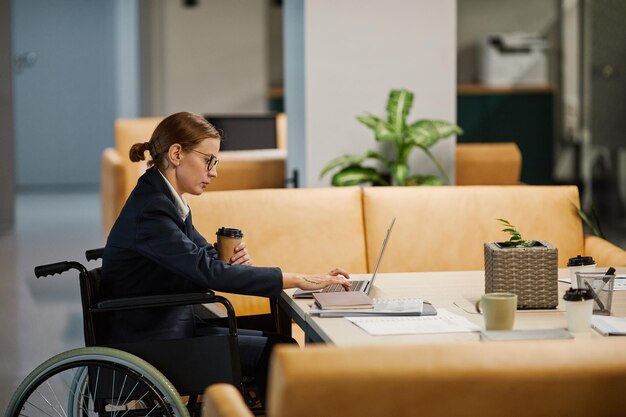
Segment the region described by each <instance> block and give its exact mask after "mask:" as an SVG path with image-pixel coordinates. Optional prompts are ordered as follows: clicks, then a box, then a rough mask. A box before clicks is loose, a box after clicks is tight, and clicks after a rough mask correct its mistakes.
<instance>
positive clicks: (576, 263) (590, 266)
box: [567, 255, 596, 289]
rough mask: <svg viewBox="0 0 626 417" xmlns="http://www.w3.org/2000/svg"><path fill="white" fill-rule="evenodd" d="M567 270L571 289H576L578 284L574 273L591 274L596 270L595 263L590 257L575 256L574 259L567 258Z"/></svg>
mask: <svg viewBox="0 0 626 417" xmlns="http://www.w3.org/2000/svg"><path fill="white" fill-rule="evenodd" d="M567 268H568V269H569V277H570V280H571V282H572V288H574V289H576V288H578V282H577V280H576V272H592V271H595V269H596V261H594V260H593V258H592V257H591V256H580V255H578V256H576V257H575V258H569V260H568V261H567Z"/></svg>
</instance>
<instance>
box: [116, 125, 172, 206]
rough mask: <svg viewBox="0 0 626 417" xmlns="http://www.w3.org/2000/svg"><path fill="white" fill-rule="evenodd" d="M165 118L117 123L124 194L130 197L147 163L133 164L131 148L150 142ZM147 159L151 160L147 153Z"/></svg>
mask: <svg viewBox="0 0 626 417" xmlns="http://www.w3.org/2000/svg"><path fill="white" fill-rule="evenodd" d="M161 120H163V117H140V118H135V119H117V120H116V121H115V128H114V132H115V149H116V150H117V151H118V152H119V154H120V157H121V160H122V164H123V167H124V174H125V175H124V194H125V198H126V197H128V195H129V194H130V192H131V191H132V189H133V188H135V185H136V184H137V179H139V177H140V176H141V174H143V173H144V172H145V171H146V168H147V163H146V161H139V162H132V161H131V160H130V159H129V158H128V152H129V151H130V147H131V146H133V145H134V144H135V143H139V142H148V141H149V140H150V138H151V137H152V132H154V129H156V127H157V125H158V124H159V123H161ZM146 159H149V157H148V154H147V152H146Z"/></svg>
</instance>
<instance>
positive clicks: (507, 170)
mask: <svg viewBox="0 0 626 417" xmlns="http://www.w3.org/2000/svg"><path fill="white" fill-rule="evenodd" d="M455 161H456V170H455V171H456V185H518V184H519V183H520V174H521V173H522V153H521V152H520V150H519V147H518V146H517V144H516V143H513V142H503V143H457V144H456V159H455Z"/></svg>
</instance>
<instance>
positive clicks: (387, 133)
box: [357, 113, 398, 142]
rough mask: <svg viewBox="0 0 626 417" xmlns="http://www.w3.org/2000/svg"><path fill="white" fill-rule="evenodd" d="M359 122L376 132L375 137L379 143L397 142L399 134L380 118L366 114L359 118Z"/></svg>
mask: <svg viewBox="0 0 626 417" xmlns="http://www.w3.org/2000/svg"><path fill="white" fill-rule="evenodd" d="M357 120H358V121H359V122H361V123H363V124H364V125H365V126H367V127H369V128H370V129H372V130H373V131H374V137H375V138H376V140H377V141H378V142H380V141H387V142H395V141H396V140H397V139H398V134H397V133H396V132H395V131H394V130H393V128H392V127H391V126H390V125H389V124H388V123H387V122H386V121H384V120H383V119H381V118H380V117H378V116H374V115H373V114H371V113H366V114H365V115H362V116H357Z"/></svg>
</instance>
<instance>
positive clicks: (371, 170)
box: [320, 89, 463, 186]
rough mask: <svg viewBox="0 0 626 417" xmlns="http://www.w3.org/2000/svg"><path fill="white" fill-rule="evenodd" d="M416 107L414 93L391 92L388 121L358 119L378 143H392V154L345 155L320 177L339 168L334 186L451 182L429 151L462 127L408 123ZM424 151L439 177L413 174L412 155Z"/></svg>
mask: <svg viewBox="0 0 626 417" xmlns="http://www.w3.org/2000/svg"><path fill="white" fill-rule="evenodd" d="M412 105H413V93H411V92H410V91H408V90H404V89H400V90H391V92H390V93H389V99H388V100H387V118H386V119H383V118H380V117H378V116H375V115H373V114H371V113H366V114H363V115H360V116H357V120H358V121H359V122H361V123H363V124H364V125H365V126H367V127H369V128H370V129H372V130H373V131H374V138H375V139H376V141H377V142H384V143H389V144H391V145H392V147H393V155H391V156H390V157H386V156H385V155H383V154H382V153H380V152H378V151H374V150H368V151H367V152H365V153H364V154H363V155H343V156H340V157H338V158H335V159H333V160H332V161H330V162H329V163H328V164H327V165H326V166H325V167H324V168H323V169H322V172H321V173H320V178H321V177H323V176H324V175H326V174H327V173H329V172H330V171H332V170H334V169H339V170H338V171H337V172H335V174H334V175H333V177H332V180H331V183H332V185H335V186H342V185H357V184H375V185H442V184H444V183H446V184H448V183H449V182H450V180H449V179H448V176H447V174H446V172H445V170H444V169H443V166H442V165H441V163H440V162H439V160H438V159H437V158H436V157H435V156H434V155H433V154H432V152H431V151H430V148H431V147H432V146H433V145H434V144H436V143H437V142H439V141H440V140H441V139H445V138H448V137H450V136H453V135H460V134H462V132H463V131H462V130H461V128H460V127H458V126H457V125H455V124H454V123H449V122H446V121H443V120H432V119H422V120H417V121H415V122H413V123H410V124H409V123H408V122H407V120H406V119H407V116H408V114H409V111H410V110H411V106H412ZM415 148H418V149H421V150H422V151H424V153H425V154H426V156H428V158H430V160H431V161H432V162H433V164H434V165H435V167H436V168H437V170H438V171H439V174H440V177H438V176H434V175H415V174H414V175H411V172H410V169H409V164H408V160H409V155H410V154H411V152H412V151H413V149H415ZM368 160H371V161H379V162H380V165H382V167H381V168H376V167H373V166H367V165H365V162H366V161H368Z"/></svg>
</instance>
